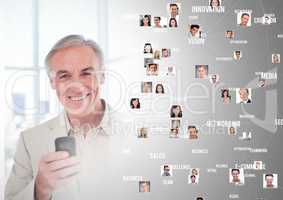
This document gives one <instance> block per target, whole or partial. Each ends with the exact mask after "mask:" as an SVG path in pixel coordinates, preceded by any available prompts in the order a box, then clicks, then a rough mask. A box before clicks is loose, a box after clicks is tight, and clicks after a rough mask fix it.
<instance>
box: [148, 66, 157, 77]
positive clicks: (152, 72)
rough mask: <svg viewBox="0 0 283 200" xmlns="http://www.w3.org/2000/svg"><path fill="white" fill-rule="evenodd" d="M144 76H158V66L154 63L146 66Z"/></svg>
mask: <svg viewBox="0 0 283 200" xmlns="http://www.w3.org/2000/svg"><path fill="white" fill-rule="evenodd" d="M146 75H148V76H152V75H155V76H156V75H158V65H157V64H156V63H150V64H148V65H147V69H146Z"/></svg>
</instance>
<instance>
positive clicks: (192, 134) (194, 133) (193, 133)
mask: <svg viewBox="0 0 283 200" xmlns="http://www.w3.org/2000/svg"><path fill="white" fill-rule="evenodd" d="M188 135H189V139H192V140H193V139H198V130H197V128H196V126H188Z"/></svg>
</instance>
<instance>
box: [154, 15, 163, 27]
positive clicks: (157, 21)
mask: <svg viewBox="0 0 283 200" xmlns="http://www.w3.org/2000/svg"><path fill="white" fill-rule="evenodd" d="M153 22H154V27H156V28H162V26H161V17H159V16H155V17H154V18H153Z"/></svg>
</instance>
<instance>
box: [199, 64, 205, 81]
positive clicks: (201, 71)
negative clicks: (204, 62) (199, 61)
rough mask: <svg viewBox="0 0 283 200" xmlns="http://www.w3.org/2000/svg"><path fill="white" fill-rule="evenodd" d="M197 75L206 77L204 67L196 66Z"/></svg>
mask: <svg viewBox="0 0 283 200" xmlns="http://www.w3.org/2000/svg"><path fill="white" fill-rule="evenodd" d="M198 76H199V78H205V77H206V69H205V67H203V66H201V67H199V68H198Z"/></svg>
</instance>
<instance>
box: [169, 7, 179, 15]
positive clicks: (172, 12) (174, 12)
mask: <svg viewBox="0 0 283 200" xmlns="http://www.w3.org/2000/svg"><path fill="white" fill-rule="evenodd" d="M170 10H171V16H172V17H176V16H177V15H178V7H177V6H176V5H172V6H170Z"/></svg>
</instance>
